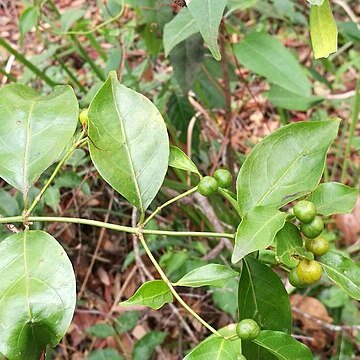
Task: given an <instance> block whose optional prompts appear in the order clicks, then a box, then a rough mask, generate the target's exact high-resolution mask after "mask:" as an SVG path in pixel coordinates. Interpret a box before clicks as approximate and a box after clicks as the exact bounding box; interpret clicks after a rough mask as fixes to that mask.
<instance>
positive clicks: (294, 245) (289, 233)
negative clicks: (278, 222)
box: [275, 222, 304, 269]
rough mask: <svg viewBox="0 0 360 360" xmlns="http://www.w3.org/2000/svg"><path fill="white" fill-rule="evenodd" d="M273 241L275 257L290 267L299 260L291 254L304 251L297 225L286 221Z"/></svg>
mask: <svg viewBox="0 0 360 360" xmlns="http://www.w3.org/2000/svg"><path fill="white" fill-rule="evenodd" d="M275 243H276V257H277V259H278V260H279V261H280V262H282V263H283V264H284V265H286V266H288V267H289V268H291V269H292V268H293V267H295V266H296V265H297V264H298V263H299V260H298V259H297V258H295V257H293V255H297V254H299V252H300V253H303V252H304V248H303V240H302V238H301V235H300V231H299V229H298V228H297V226H295V225H294V224H292V223H289V222H286V223H285V226H284V227H283V228H282V229H281V230H280V231H279V232H278V233H277V234H276V237H275Z"/></svg>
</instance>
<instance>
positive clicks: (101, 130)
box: [89, 72, 169, 213]
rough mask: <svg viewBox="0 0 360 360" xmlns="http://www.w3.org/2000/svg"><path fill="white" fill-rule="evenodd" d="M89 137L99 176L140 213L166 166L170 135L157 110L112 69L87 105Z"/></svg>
mask: <svg viewBox="0 0 360 360" xmlns="http://www.w3.org/2000/svg"><path fill="white" fill-rule="evenodd" d="M89 135H90V138H91V140H92V141H91V142H89V149H90V155H91V159H92V161H93V162H94V165H95V167H96V168H97V170H98V171H99V173H100V175H101V176H102V177H103V178H104V179H105V180H106V181H107V182H108V183H109V184H110V185H111V186H112V187H113V188H114V189H115V190H116V191H118V192H119V193H120V194H121V195H123V196H124V197H125V198H126V199H127V200H128V201H130V202H131V203H132V204H133V205H135V206H136V207H137V208H138V209H139V210H140V212H141V213H144V211H145V210H146V208H147V207H148V206H149V204H150V203H151V201H152V200H153V199H154V197H155V196H156V194H157V193H158V191H159V189H160V187H161V184H162V183H163V181H164V177H165V174H166V171H167V168H168V158H169V139H168V135H167V131H166V126H165V122H164V120H163V118H162V116H161V115H160V113H159V111H158V110H157V109H156V107H155V106H154V105H153V104H152V103H151V102H150V101H149V100H148V99H147V98H146V97H144V96H143V95H141V94H139V93H137V92H135V91H133V90H130V89H128V88H127V87H125V86H123V85H121V84H120V83H119V81H118V79H117V75H116V72H110V76H109V78H108V79H107V81H106V82H105V83H104V85H103V86H102V88H101V89H100V90H99V92H98V93H97V94H96V96H95V98H94V99H93V101H92V102H91V104H90V107H89Z"/></svg>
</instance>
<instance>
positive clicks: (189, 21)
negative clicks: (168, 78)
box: [164, 8, 199, 56]
mask: <svg viewBox="0 0 360 360" xmlns="http://www.w3.org/2000/svg"><path fill="white" fill-rule="evenodd" d="M197 32H199V28H198V26H197V24H196V21H195V19H194V18H193V16H192V15H191V14H190V12H189V9H188V8H183V9H182V10H181V11H180V12H179V13H178V14H177V15H176V16H175V17H174V18H173V19H172V20H171V21H170V22H168V23H167V24H166V25H165V27H164V48H165V56H168V55H169V53H170V51H171V50H172V49H173V48H174V47H175V46H176V45H178V44H180V43H181V42H182V41H184V40H185V39H187V38H188V37H189V36H191V35H193V34H195V33H197Z"/></svg>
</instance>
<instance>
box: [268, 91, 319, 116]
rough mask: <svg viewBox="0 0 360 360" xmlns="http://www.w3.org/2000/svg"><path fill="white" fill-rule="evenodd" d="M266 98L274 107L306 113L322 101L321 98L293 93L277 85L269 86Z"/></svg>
mask: <svg viewBox="0 0 360 360" xmlns="http://www.w3.org/2000/svg"><path fill="white" fill-rule="evenodd" d="M268 98H269V101H271V102H272V103H273V104H274V105H275V106H278V107H281V108H283V109H289V110H298V111H306V110H308V109H310V108H311V107H312V106H314V105H317V104H319V103H321V102H322V101H323V100H324V98H322V97H321V96H312V95H302V94H298V93H294V92H292V91H289V90H287V89H284V88H282V87H280V86H278V85H271V86H270V91H269V93H268Z"/></svg>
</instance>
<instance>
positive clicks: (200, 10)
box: [187, 0, 226, 60]
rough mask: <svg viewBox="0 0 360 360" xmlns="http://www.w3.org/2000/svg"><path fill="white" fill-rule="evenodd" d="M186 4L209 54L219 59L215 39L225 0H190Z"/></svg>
mask: <svg viewBox="0 0 360 360" xmlns="http://www.w3.org/2000/svg"><path fill="white" fill-rule="evenodd" d="M187 4H188V9H189V11H190V13H191V15H192V16H193V18H194V19H195V21H196V25H197V27H198V28H199V30H200V34H201V35H202V37H203V38H204V41H205V43H206V44H207V46H208V47H209V49H210V51H211V54H212V55H213V57H214V58H215V59H216V60H220V59H221V54H220V49H219V45H218V40H217V39H218V33H219V27H220V22H221V19H222V16H223V13H224V10H225V6H226V0H216V1H213V0H191V2H190V1H188V2H187Z"/></svg>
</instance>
